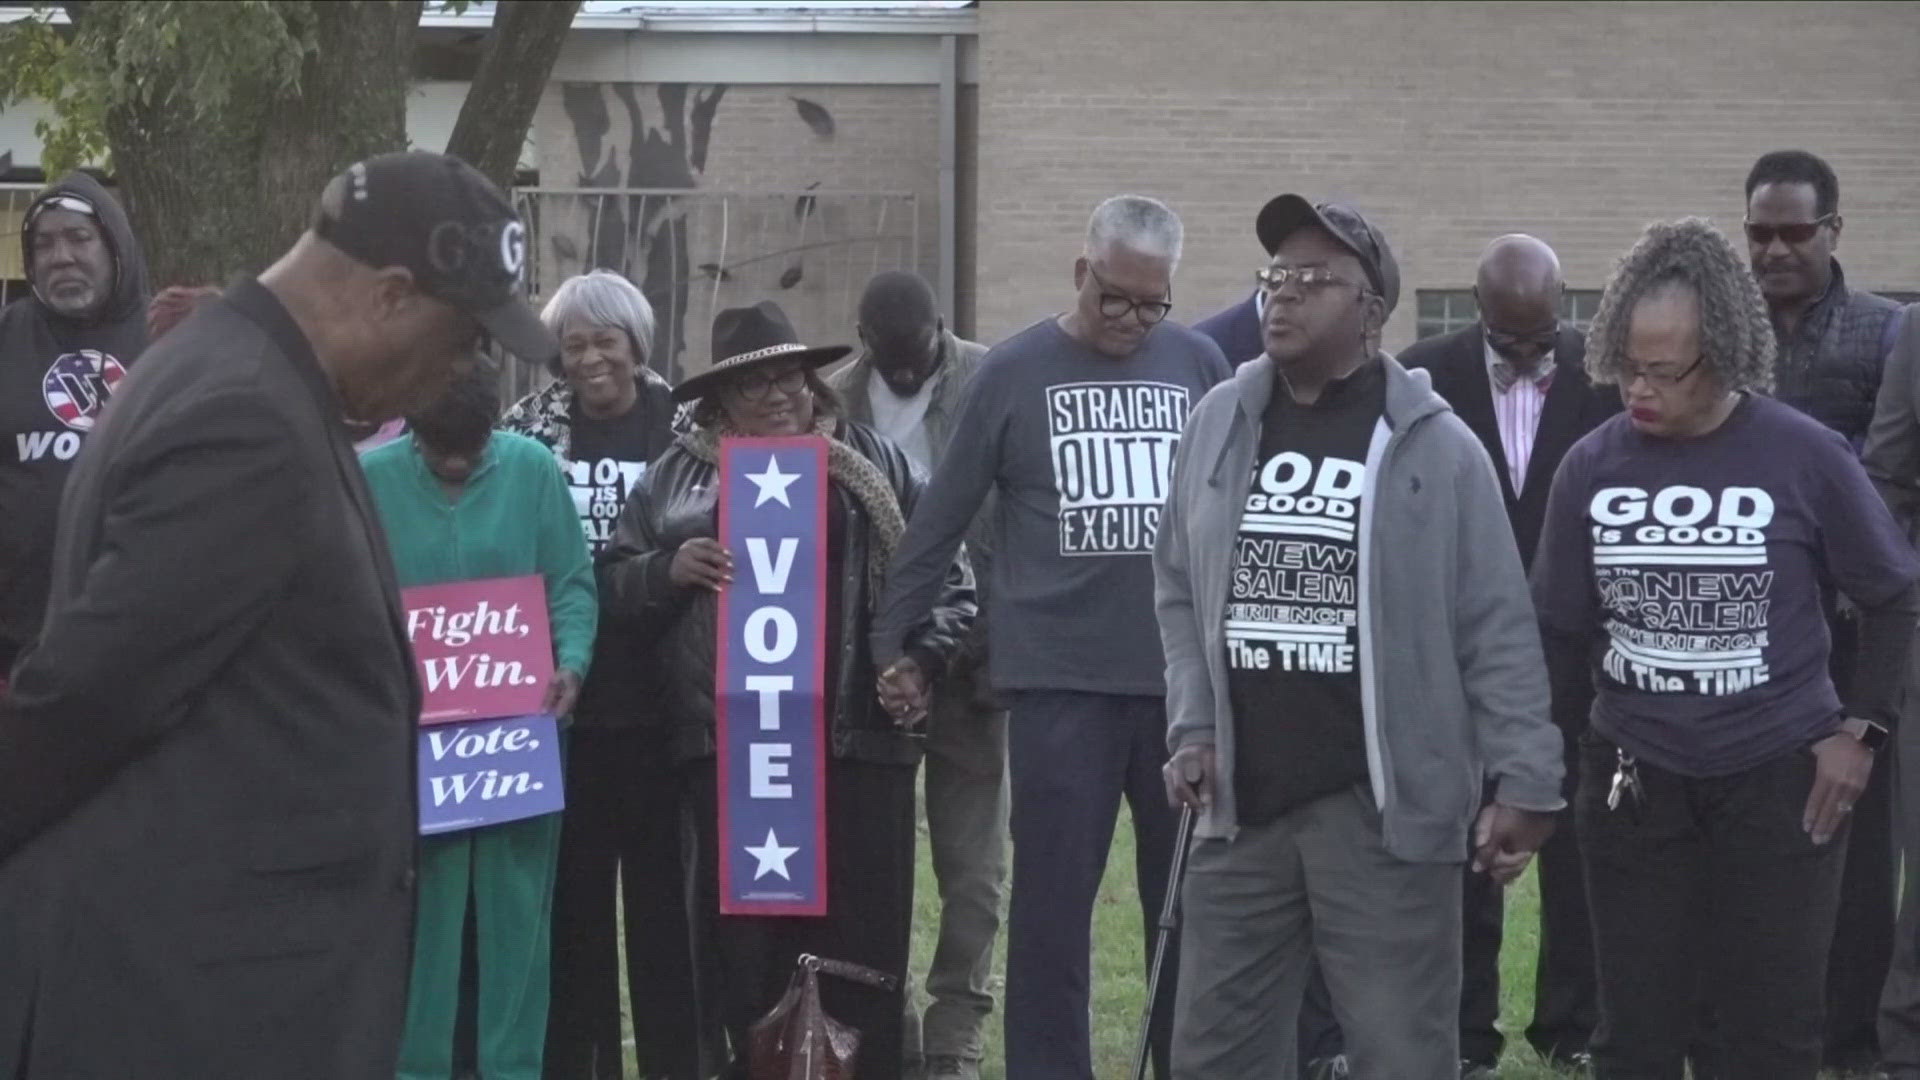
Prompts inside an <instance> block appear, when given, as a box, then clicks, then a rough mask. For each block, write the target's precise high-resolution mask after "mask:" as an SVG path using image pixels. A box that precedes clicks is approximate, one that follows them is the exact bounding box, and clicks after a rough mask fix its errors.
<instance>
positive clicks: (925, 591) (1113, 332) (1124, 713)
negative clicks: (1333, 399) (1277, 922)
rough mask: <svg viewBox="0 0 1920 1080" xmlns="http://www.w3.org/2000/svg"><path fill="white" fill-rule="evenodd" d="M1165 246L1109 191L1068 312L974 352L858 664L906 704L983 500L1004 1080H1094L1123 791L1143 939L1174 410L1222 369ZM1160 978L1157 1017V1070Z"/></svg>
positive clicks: (917, 696) (1151, 224)
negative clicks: (1006, 815)
mask: <svg viewBox="0 0 1920 1080" xmlns="http://www.w3.org/2000/svg"><path fill="white" fill-rule="evenodd" d="M1180 239H1181V228H1180V219H1179V218H1178V217H1176V216H1175V215H1174V213H1173V211H1172V210H1169V209H1168V208H1167V207H1166V206H1165V205H1164V204H1162V203H1160V202H1158V201H1156V200H1154V199H1148V198H1144V197H1141V196H1138V195H1121V196H1117V197H1115V198H1112V199H1108V200H1107V201H1106V202H1104V203H1101V204H1100V206H1099V208H1098V209H1096V210H1095V211H1094V213H1093V219H1092V221H1091V222H1090V223H1089V225H1088V228H1087V240H1086V248H1085V250H1084V251H1083V252H1082V254H1081V256H1080V258H1079V259H1078V260H1076V261H1075V263H1074V266H1073V283H1074V287H1075V288H1076V290H1077V291H1078V295H1077V297H1076V298H1075V301H1074V305H1073V307H1072V308H1070V309H1069V310H1068V311H1067V312H1066V313H1064V314H1061V315H1057V316H1050V317H1048V318H1045V319H1042V320H1041V321H1040V322H1038V323H1035V324H1034V325H1033V326H1031V327H1029V328H1027V329H1026V330H1023V331H1021V332H1020V333H1018V334H1016V335H1014V336H1013V337H1012V338H1010V339H1008V340H1007V341H1005V342H1003V343H1002V344H1000V345H999V346H997V347H996V348H994V349H993V350H991V351H990V352H988V354H987V356H986V358H985V360H983V361H982V362H981V366H980V371H979V374H978V375H976V376H975V377H974V383H973V389H972V391H971V393H970V395H969V397H968V399H967V403H966V405H965V406H964V407H963V408H962V411H961V413H960V416H959V419H958V421H957V422H956V423H955V424H954V425H953V432H954V433H953V436H952V441H951V442H950V443H949V444H948V446H947V449H946V453H945V455H944V457H943V458H942V459H941V461H940V463H939V466H938V467H937V468H936V469H935V470H934V473H933V478H932V481H931V483H930V484H929V486H928V487H927V490H926V493H925V494H924V495H923V496H922V497H921V500H920V505H919V506H918V508H917V509H916V510H915V512H914V515H913V519H912V521H910V522H909V523H908V526H907V531H906V535H905V536H904V537H902V538H901V541H900V545H899V549H898V551H897V552H896V554H895V557H894V562H893V569H892V573H891V574H890V575H889V579H888V584H887V592H886V596H885V598H884V599H883V601H882V602H881V605H880V612H879V614H878V616H877V617H876V619H875V623H874V627H875V629H874V635H875V640H874V655H875V658H876V660H877V661H878V662H880V663H881V664H890V665H892V666H891V667H890V668H888V669H887V671H886V674H885V675H883V676H882V692H883V694H884V695H885V696H887V697H888V699H889V700H890V701H892V702H895V703H896V704H897V706H898V709H899V713H900V715H902V716H903V718H910V717H913V716H915V715H917V714H918V713H919V712H921V711H922V710H924V708H925V689H926V685H925V674H926V673H924V672H922V671H921V670H920V665H919V663H918V662H917V661H916V660H914V659H913V658H912V657H911V656H910V655H904V654H903V643H904V642H905V641H906V640H907V636H908V633H909V631H911V630H912V628H913V627H914V626H916V625H918V624H919V623H921V622H923V621H924V620H925V619H926V618H927V615H928V613H929V612H930V611H931V609H932V607H933V603H934V600H935V597H936V595H937V593H938V591H939V587H940V582H941V580H942V576H943V575H944V574H945V572H946V571H945V568H946V567H947V566H949V565H951V563H952V561H953V556H954V552H955V551H956V550H957V549H958V548H959V546H960V543H961V540H962V539H963V538H964V537H965V536H966V533H967V530H968V527H969V525H970V524H971V523H972V521H973V519H974V515H975V514H976V513H977V512H978V511H979V509H980V505H981V503H982V501H983V500H985V499H986V498H987V496H988V494H989V493H992V494H994V495H995V496H997V498H998V499H999V505H1000V509H999V511H998V513H996V514H995V515H994V517H993V521H994V527H993V537H992V546H993V549H994V551H995V552H996V555H995V558H994V560H993V566H992V570H991V581H990V584H989V587H990V590H991V593H992V595H993V596H995V597H996V598H997V599H996V600H995V606H994V609H993V627H992V631H991V634H990V636H989V647H988V653H989V661H988V668H989V671H990V672H991V679H992V684H993V689H994V690H995V691H996V692H998V693H999V694H1000V695H1001V696H1002V697H1003V698H1004V699H1005V700H1006V702H1007V705H1008V707H1009V711H1010V719H1009V721H1008V755H1009V764H1010V769H1011V774H1012V784H1013V799H1012V803H1013V805H1012V833H1013V901H1012V906H1011V910H1010V911H1009V913H1008V921H1007V997H1006V1009H1005V1014H1004V1015H1005V1018H1006V1021H1005V1022H1006V1052H1007V1073H1006V1075H1007V1080H1092V1077H1093V1064H1092V1060H1091V1056H1090V1052H1089V1032H1088V1013H1087V987H1088V981H1089V977H1088V967H1089V955H1090V948H1091V933H1092V918H1093V901H1094V896H1095V894H1096V893H1097V892H1098V891H1099V888H1100V878H1101V875H1102V873H1104V871H1105V870H1106V860H1107V849H1108V847H1109V846H1110V844H1111V841H1112V839H1113V829H1114V823H1115V819H1116V817H1117V815H1118V812H1119V806H1120V800H1121V798H1122V797H1123V796H1124V797H1125V798H1126V800H1127V802H1128V804H1129V805H1130V806H1131V808H1132V810H1133V821H1134V838H1135V847H1136V859H1137V868H1138V877H1139V883H1140V911H1141V920H1142V925H1143V929H1144V930H1146V931H1147V932H1148V933H1147V935H1146V936H1147V937H1149V938H1150V936H1151V930H1152V927H1153V925H1154V922H1155V920H1156V919H1157V918H1158V915H1159V910H1160V904H1161V900H1162V897H1163V896H1164V893H1165V886H1166V866H1167V864H1168V860H1169V859H1170V858H1171V856H1172V854H1173V840H1174V832H1175V818H1174V816H1173V813H1172V811H1171V810H1170V809H1169V808H1168V806H1167V803H1166V801H1165V799H1164V796H1163V794H1162V789H1161V786H1160V783H1159V771H1160V766H1161V765H1162V764H1163V763H1164V762H1165V761H1166V756H1167V752H1166V745H1165V738H1166V707H1165V696H1166V684H1165V680H1164V678H1163V672H1164V670H1165V660H1164V658H1163V656H1162V653H1161V650H1160V639H1159V636H1158V635H1157V634H1156V633H1155V624H1154V618H1153V566H1152V560H1151V555H1152V551H1153V543H1154V536H1155V533H1156V531H1157V530H1158V528H1159V523H1160V509H1161V506H1162V505H1163V504H1164V503H1165V502H1166V496H1167V480H1168V476H1169V471H1170V470H1171V468H1172V465H1173V453H1174V449H1175V447H1176V446H1177V445H1178V443H1179V440H1180V434H1181V431H1182V429H1183V428H1184V427H1185V425H1186V420H1187V413H1188V412H1189V410H1191V408H1192V407H1193V405H1194V404H1195V403H1197V402H1198V401H1199V400H1200V398H1201V396H1202V395H1203V394H1205V393H1206V392H1207V390H1208V389H1209V388H1211V387H1212V386H1213V385H1214V384H1216V383H1218V382H1220V381H1221V380H1223V379H1225V378H1227V376H1228V374H1229V368H1228V367H1227V362H1226V358H1225V357H1224V356H1222V355H1221V353H1220V350H1219V348H1218V347H1217V346H1215V345H1214V344H1213V342H1212V341H1210V340H1208V339H1207V338H1205V337H1203V336H1201V335H1200V334H1197V333H1195V332H1194V331H1192V330H1189V329H1187V328H1186V327H1184V326H1179V325H1176V324H1174V323H1170V322H1166V321H1164V320H1165V319H1166V317H1167V313H1168V311H1169V310H1170V309H1171V308H1172V306H1173V271H1174V267H1175V265H1176V264H1177V263H1178V262H1179V259H1180ZM1169 970H1171V965H1170V967H1169ZM1171 984H1172V980H1171V979H1167V980H1164V981H1163V983H1162V985H1161V987H1160V996H1159V999H1158V1004H1157V1006H1156V1008H1155V1011H1154V1023H1153V1031H1154V1038H1153V1045H1154V1063H1155V1070H1156V1072H1157V1073H1158V1074H1159V1075H1160V1076H1161V1077H1163V1078H1164V1077H1166V1076H1167V1075H1168V1070H1167V1050H1168V1046H1169V1044H1170V1039H1169V1037H1168V1036H1169V1034H1170V1023H1171V1010H1170V1008H1169V1006H1170V1004H1171V1000H1172V985H1171Z"/></svg>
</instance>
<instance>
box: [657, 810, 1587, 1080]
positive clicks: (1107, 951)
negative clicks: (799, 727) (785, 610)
mask: <svg viewBox="0 0 1920 1080" xmlns="http://www.w3.org/2000/svg"><path fill="white" fill-rule="evenodd" d="M926 835H927V824H926V817H925V815H924V813H923V814H922V815H921V818H920V849H919V868H918V873H917V877H916V880H915V882H914V920H913V972H914V976H915V979H916V980H918V979H919V978H922V977H924V976H925V974H926V964H927V958H928V957H929V956H931V955H932V953H933V945H934V937H935V932H936V930H937V928H938V925H939V912H940V894H939V891H938V889H937V888H936V886H935V884H934V880H933V864H932V861H931V858H930V856H929V854H928V848H927V842H926ZM1539 909H1540V892H1539V888H1538V885H1537V883H1536V881H1535V878H1534V872H1533V871H1532V870H1531V869H1529V870H1528V871H1527V873H1526V876H1524V877H1522V878H1521V879H1520V880H1519V881H1517V882H1515V883H1514V884H1513V885H1512V886H1511V887H1510V888H1509V889H1508V890H1507V927H1506V937H1505V939H1504V942H1503V945H1502V948H1501V953H1500V1030H1501V1031H1503V1032H1506V1033H1507V1039H1508V1045H1507V1053H1506V1058H1505V1060H1504V1061H1502V1062H1501V1066H1500V1076H1501V1078H1502V1080H1560V1078H1564V1077H1573V1076H1577V1075H1579V1074H1576V1073H1569V1072H1564V1071H1562V1070H1557V1069H1554V1068H1551V1067H1549V1066H1548V1065H1546V1064H1544V1063H1543V1062H1541V1061H1540V1059H1539V1057H1538V1056H1537V1055H1535V1054H1534V1052H1533V1049H1532V1047H1529V1046H1528V1045H1527V1043H1526V1040H1525V1039H1524V1038H1523V1037H1521V1035H1520V1032H1521V1031H1523V1030H1524V1029H1525V1027H1526V1024H1527V1019H1528V1017H1529V1016H1530V1014H1531V1013H1532V1010H1533V965H1534V956H1535V954H1536V953H1537V951H1538V949H1539V945H1540V940H1539V939H1540V934H1539ZM1140 933H1141V927H1140V907H1139V900H1138V899H1137V898H1136V897H1135V895H1134V874H1133V828H1132V824H1131V821H1130V818H1129V816H1128V813H1127V811H1126V809H1125V807H1124V806H1123V807H1122V809H1121V811H1120V823H1119V827H1118V828H1117V829H1115V830H1114V840H1113V850H1112V852H1111V853H1110V854H1109V855H1108V857H1107V875H1106V880H1104V881H1103V882H1101V886H1100V898H1099V900H1098V902H1097V904H1096V905H1095V908H1094V927H1093V936H1094V953H1093V1068H1094V1075H1095V1076H1096V1077H1098V1080H1130V1077H1129V1075H1128V1072H1127V1070H1128V1069H1129V1068H1130V1067H1131V1065H1132V1062H1133V1045H1134V1040H1135V1039H1136V1038H1138V1025H1139V1023H1140V1008H1141V1005H1142V1004H1143V1003H1144V1000H1145V997H1146V973H1145V971H1144V966H1143V963H1142V960H1141V946H1140ZM1006 951H1007V950H1006V935H1005V934H1002V935H1001V936H1000V938H999V941H998V943H997V944H996V947H995V950H994V980H993V982H994V985H993V993H994V997H995V998H996V999H1000V998H1002V997H1003V996H1004V991H1005V985H1006V984H1005V971H1006ZM623 970H624V964H623ZM622 981H623V982H624V980H622ZM916 992H917V993H920V995H921V997H920V1006H921V1008H923V1009H924V1008H925V1006H926V998H925V994H924V991H919V990H916ZM625 996H626V995H625V988H624V986H623V987H622V993H621V997H622V1001H621V1005H622V1010H623V1011H625V1006H626V1001H625ZM986 1036H987V1048H986V1058H985V1061H984V1063H983V1067H982V1069H981V1075H982V1077H984V1078H985V1080H1003V1078H1004V1076H1005V1068H1004V1061H1003V1057H1002V1054H1001V1049H1000V1014H999V1012H998V1011H997V1010H996V1011H995V1013H994V1015H993V1016H992V1017H990V1018H989V1019H988V1022H987V1032H986ZM626 1057H627V1060H626V1075H628V1076H632V1075H635V1065H634V1060H633V1043H632V1041H631V1038H629V1041H628V1042H627V1055H626ZM1149 1075H1151V1070H1149Z"/></svg>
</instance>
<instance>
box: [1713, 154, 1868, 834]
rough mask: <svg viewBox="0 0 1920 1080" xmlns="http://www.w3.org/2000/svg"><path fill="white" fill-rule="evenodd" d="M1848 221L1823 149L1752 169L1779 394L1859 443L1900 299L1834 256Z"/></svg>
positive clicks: (1750, 242) (1758, 251)
mask: <svg viewBox="0 0 1920 1080" xmlns="http://www.w3.org/2000/svg"><path fill="white" fill-rule="evenodd" d="M1843 224H1844V222H1843V221H1842V219H1841V217H1840V181H1839V179H1838V178H1837V177H1836V176H1835V175H1834V172H1833V169H1832V167H1831V166H1829V165H1828V164H1827V163H1826V162H1825V161H1822V160H1820V158H1818V157H1815V156H1814V155H1813V154H1810V153H1807V152H1806V151H1804V150H1776V151H1774V152H1772V153H1770V154H1766V155H1764V156H1763V157H1761V158H1760V160H1759V161H1757V162H1755V163H1754V166H1753V169H1752V171H1750V172H1749V173H1748V174H1747V217H1746V235H1747V256H1748V258H1749V259H1750V260H1751V261H1752V266H1753V276H1754V277H1755V278H1756V279H1758V280H1759V282H1760V292H1761V294H1762V295H1764V296H1765V297H1766V298H1767V309H1768V312H1769V314H1771V315H1772V317H1773V331H1774V335H1775V339H1776V341H1777V342H1778V344H1779V356H1778V358H1777V360H1776V367H1775V373H1774V374H1775V387H1774V392H1775V394H1776V395H1777V396H1778V397H1779V398H1780V400H1782V401H1785V402H1786V403H1787V404H1789V405H1792V406H1794V407H1795V408H1797V409H1799V410H1800V411H1802V412H1804V413H1806V414H1807V415H1809V416H1812V417H1813V418H1814V419H1816V420H1818V421H1820V422H1821V423H1823V424H1825V425H1827V426H1828V427H1830V428H1833V429H1834V430H1835V431H1838V432H1839V433H1840V434H1842V435H1844V436H1846V437H1847V438H1848V439H1850V440H1852V442H1853V444H1854V446H1855V447H1856V448H1858V447H1859V446H1860V444H1861V442H1862V440H1863V439H1864V438H1865V437H1866V431H1867V423H1868V421H1869V420H1871V419H1872V417H1873V397H1874V394H1875V393H1876V392H1877V391H1878V389H1879V386H1880V369H1881V368H1882V366H1884V364H1885V359H1886V354H1887V351H1888V348H1889V347H1890V346H1891V344H1892V342H1891V340H1890V339H1889V335H1888V334H1887V332H1886V331H1887V327H1888V325H1889V324H1890V322H1891V320H1892V318H1893V314H1894V312H1895V311H1897V310H1898V305H1896V304H1894V303H1893V301H1891V300H1887V299H1884V298H1882V297H1878V296H1875V295H1873V294H1872V293H1868V292H1861V291H1857V290H1853V289H1850V288H1848V287H1847V278H1846V274H1844V273H1842V272H1841V269H1840V263H1839V262H1838V261H1837V260H1836V259H1835V258H1834V257H1833V253H1834V249H1835V248H1837V247H1838V246H1839V244H1840V230H1841V226H1842V225H1843ZM1855 831H1856V833H1857V832H1858V831H1859V830H1858V829H1857V828H1856V830H1855Z"/></svg>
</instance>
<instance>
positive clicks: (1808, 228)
mask: <svg viewBox="0 0 1920 1080" xmlns="http://www.w3.org/2000/svg"><path fill="white" fill-rule="evenodd" d="M1838 216H1839V214H1837V213H1834V214H1822V215H1820V216H1819V217H1817V218H1815V219H1814V220H1812V221H1800V222H1795V223H1793V224H1791V225H1762V224H1760V223H1759V222H1757V221H1749V222H1747V223H1746V225H1747V239H1749V240H1751V241H1753V242H1754V243H1756V244H1759V245H1760V246H1762V247H1765V246H1766V245H1768V244H1771V243H1773V238H1774V237H1776V236H1777V237H1779V238H1780V239H1781V240H1784V241H1786V242H1787V243H1789V244H1804V243H1806V242H1807V241H1809V240H1811V239H1813V238H1814V235H1815V234H1816V233H1818V232H1819V231H1820V226H1822V225H1825V224H1827V223H1828V222H1830V221H1832V220H1833V219H1834V218H1836V217H1838Z"/></svg>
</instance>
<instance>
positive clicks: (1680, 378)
mask: <svg viewBox="0 0 1920 1080" xmlns="http://www.w3.org/2000/svg"><path fill="white" fill-rule="evenodd" d="M1706 359H1707V354H1706V353H1704V352H1703V353H1701V354H1700V355H1699V356H1696V357H1694V359H1693V363H1691V364H1688V365H1687V366H1686V369H1685V370H1683V371H1680V372H1667V371H1650V370H1648V369H1646V368H1643V367H1634V366H1633V363H1632V361H1628V362H1627V364H1626V366H1624V367H1622V368H1621V369H1620V385H1621V386H1622V387H1623V388H1624V387H1628V386H1632V385H1633V384H1634V383H1635V382H1636V381H1638V380H1640V379H1645V380H1647V385H1648V386H1651V387H1653V388H1654V389H1655V390H1671V389H1673V388H1674V387H1676V386H1679V385H1680V384H1681V383H1683V382H1686V381H1687V376H1689V375H1692V374H1693V373H1694V372H1696V371H1698V370H1700V365H1701V364H1703V363H1705V362H1706Z"/></svg>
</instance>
